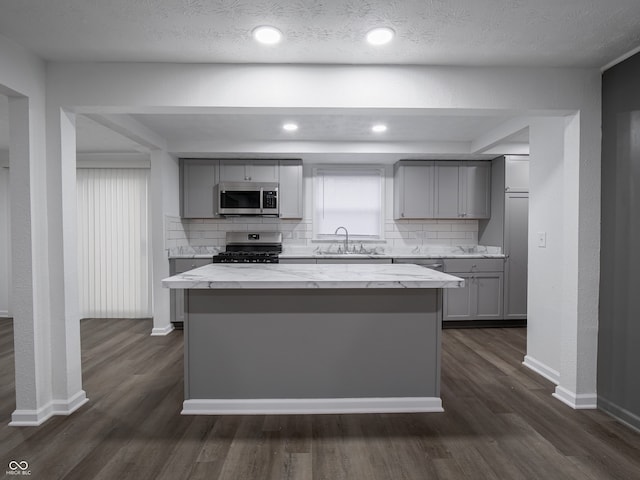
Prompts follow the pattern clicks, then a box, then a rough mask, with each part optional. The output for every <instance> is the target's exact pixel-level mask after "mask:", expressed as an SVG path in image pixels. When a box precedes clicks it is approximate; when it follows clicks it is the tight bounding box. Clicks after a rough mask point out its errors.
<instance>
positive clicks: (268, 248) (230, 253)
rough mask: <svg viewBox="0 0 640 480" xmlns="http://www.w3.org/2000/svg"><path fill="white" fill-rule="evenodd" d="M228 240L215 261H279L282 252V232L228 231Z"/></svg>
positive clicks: (214, 258)
mask: <svg viewBox="0 0 640 480" xmlns="http://www.w3.org/2000/svg"><path fill="white" fill-rule="evenodd" d="M226 242H227V247H226V250H225V251H224V252H220V253H219V254H218V255H216V256H215V257H213V263H278V255H279V254H280V253H281V252H282V233H280V232H227V235H226Z"/></svg>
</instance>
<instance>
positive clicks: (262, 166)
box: [220, 159, 278, 182]
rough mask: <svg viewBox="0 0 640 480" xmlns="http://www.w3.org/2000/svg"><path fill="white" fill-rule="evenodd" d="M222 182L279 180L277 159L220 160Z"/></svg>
mask: <svg viewBox="0 0 640 480" xmlns="http://www.w3.org/2000/svg"><path fill="white" fill-rule="evenodd" d="M220 181H221V182H278V161H277V160H242V159H237V160H236V159H234V160H230V159H225V160H220Z"/></svg>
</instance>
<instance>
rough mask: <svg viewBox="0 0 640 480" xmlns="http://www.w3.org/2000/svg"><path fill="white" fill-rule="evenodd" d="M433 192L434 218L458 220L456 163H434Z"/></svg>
mask: <svg viewBox="0 0 640 480" xmlns="http://www.w3.org/2000/svg"><path fill="white" fill-rule="evenodd" d="M435 190H436V193H435V212H434V213H435V214H434V218H459V217H460V208H459V205H458V201H459V196H460V195H459V191H460V180H459V168H458V162H444V163H436V165H435Z"/></svg>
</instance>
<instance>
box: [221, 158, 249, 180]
mask: <svg viewBox="0 0 640 480" xmlns="http://www.w3.org/2000/svg"><path fill="white" fill-rule="evenodd" d="M220 181H221V182H246V181H248V180H247V172H246V165H245V163H244V162H242V161H240V160H220Z"/></svg>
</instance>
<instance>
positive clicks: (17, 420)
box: [9, 390, 89, 427]
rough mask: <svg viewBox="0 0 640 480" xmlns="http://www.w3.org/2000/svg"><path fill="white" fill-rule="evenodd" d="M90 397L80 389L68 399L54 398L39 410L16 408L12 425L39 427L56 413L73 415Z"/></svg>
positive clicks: (10, 424) (12, 415) (10, 423)
mask: <svg viewBox="0 0 640 480" xmlns="http://www.w3.org/2000/svg"><path fill="white" fill-rule="evenodd" d="M88 401H89V399H88V398H87V394H86V393H85V391H84V390H80V391H79V392H78V393H76V394H75V395H74V396H73V397H71V398H69V399H68V400H52V401H51V402H49V403H48V404H46V405H45V406H44V407H41V408H39V409H38V410H16V411H14V412H13V413H12V414H11V422H9V426H11V427H37V426H39V425H42V424H43V423H44V422H46V421H47V420H49V418H51V417H53V416H54V415H71V414H72V413H73V412H75V411H76V410H78V409H79V408H80V407H81V406H83V405H84V404H85V403H87V402H88Z"/></svg>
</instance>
